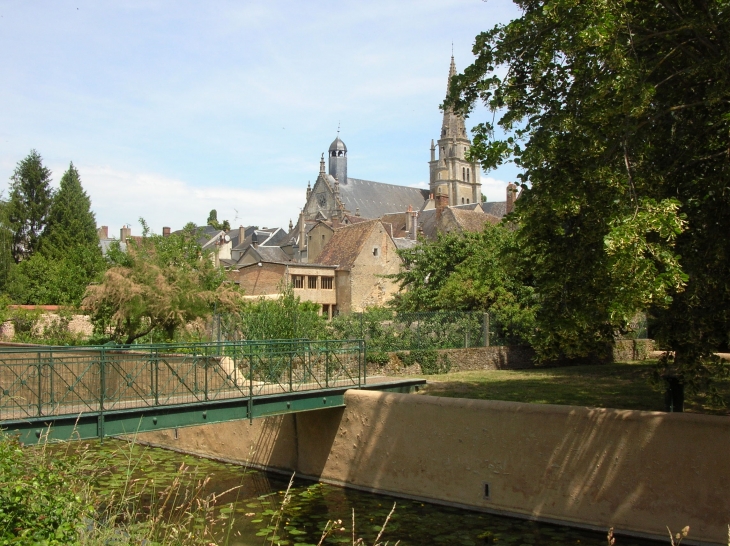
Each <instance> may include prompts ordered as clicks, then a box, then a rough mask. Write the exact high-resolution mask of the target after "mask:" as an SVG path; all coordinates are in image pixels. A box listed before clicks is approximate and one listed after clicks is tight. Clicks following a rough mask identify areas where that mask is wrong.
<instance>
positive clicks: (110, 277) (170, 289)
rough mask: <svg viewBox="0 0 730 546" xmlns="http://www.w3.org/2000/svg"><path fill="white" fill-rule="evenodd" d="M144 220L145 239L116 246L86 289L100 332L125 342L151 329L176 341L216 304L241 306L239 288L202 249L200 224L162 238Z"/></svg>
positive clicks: (226, 307) (225, 307)
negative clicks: (97, 281) (107, 265)
mask: <svg viewBox="0 0 730 546" xmlns="http://www.w3.org/2000/svg"><path fill="white" fill-rule="evenodd" d="M140 222H142V224H143V226H144V231H143V236H142V238H141V239H140V240H139V241H135V240H133V239H130V240H128V241H127V251H126V252H123V251H122V250H121V248H120V247H119V244H117V245H115V246H114V247H113V248H112V249H111V250H110V252H109V255H108V256H109V259H110V260H111V262H112V264H111V267H110V268H109V269H108V270H107V271H106V273H105V274H104V277H103V281H102V282H101V283H100V284H98V285H92V286H90V287H89V288H88V290H87V291H86V296H85V298H84V300H83V305H84V307H85V308H87V309H88V310H89V311H90V312H91V314H92V320H93V321H94V325H95V328H96V329H97V334H99V335H102V336H104V335H106V336H109V337H110V338H111V339H113V340H114V341H116V342H118V343H125V344H129V343H132V342H133V341H135V340H136V339H139V338H140V337H143V336H145V335H147V334H149V333H151V332H156V333H158V334H160V335H162V336H163V337H164V338H165V339H167V340H172V339H174V336H175V332H176V330H177V329H178V328H180V327H183V326H185V325H186V324H188V323H190V322H192V321H194V320H196V319H198V318H204V317H208V316H210V315H211V314H212V313H213V311H214V309H216V308H217V309H220V310H230V311H233V310H235V309H236V308H237V307H238V305H239V301H240V292H239V291H238V290H237V289H236V288H235V286H233V285H231V284H228V283H224V280H225V277H224V275H223V272H222V271H221V270H220V269H219V268H217V267H215V266H214V265H213V262H212V260H211V259H210V256H208V255H207V254H205V253H203V252H202V250H201V248H200V245H199V244H198V243H197V230H196V228H195V226H193V225H188V226H186V228H185V229H183V230H182V232H180V233H174V234H172V235H170V236H168V237H163V236H161V235H154V234H150V232H149V229H148V228H147V226H146V224H145V223H144V220H142V219H140Z"/></svg>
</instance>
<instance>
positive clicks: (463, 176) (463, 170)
mask: <svg viewBox="0 0 730 546" xmlns="http://www.w3.org/2000/svg"><path fill="white" fill-rule="evenodd" d="M461 179H462V180H466V169H465V168H464V167H462V168H461Z"/></svg>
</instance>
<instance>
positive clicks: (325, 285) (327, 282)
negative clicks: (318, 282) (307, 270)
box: [322, 277, 333, 290]
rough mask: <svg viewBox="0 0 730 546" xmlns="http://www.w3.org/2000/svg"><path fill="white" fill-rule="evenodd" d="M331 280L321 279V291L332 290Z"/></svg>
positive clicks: (329, 278)
mask: <svg viewBox="0 0 730 546" xmlns="http://www.w3.org/2000/svg"><path fill="white" fill-rule="evenodd" d="M332 278H333V277H322V290H332Z"/></svg>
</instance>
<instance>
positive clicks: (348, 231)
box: [317, 220, 380, 270]
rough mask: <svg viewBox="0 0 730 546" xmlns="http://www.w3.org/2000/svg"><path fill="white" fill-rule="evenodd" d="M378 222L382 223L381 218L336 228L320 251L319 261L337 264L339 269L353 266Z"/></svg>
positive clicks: (325, 263) (326, 263)
mask: <svg viewBox="0 0 730 546" xmlns="http://www.w3.org/2000/svg"><path fill="white" fill-rule="evenodd" d="M378 224H380V221H379V220H370V221H368V222H360V223H358V224H352V225H350V226H344V227H341V228H339V229H336V230H335V232H334V233H333V234H332V238H331V239H330V240H329V241H328V242H327V244H326V245H325V246H324V248H323V249H322V252H320V254H319V257H318V258H317V262H318V263H321V264H324V265H336V266H338V268H339V269H345V270H348V269H350V268H352V266H353V264H354V263H355V260H356V259H357V257H358V255H359V254H360V249H361V248H362V245H363V244H364V242H365V240H366V239H367V238H368V236H369V235H370V232H371V231H372V230H373V229H375V227H376V226H377V225H378Z"/></svg>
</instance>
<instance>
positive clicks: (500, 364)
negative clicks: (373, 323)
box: [368, 347, 535, 376]
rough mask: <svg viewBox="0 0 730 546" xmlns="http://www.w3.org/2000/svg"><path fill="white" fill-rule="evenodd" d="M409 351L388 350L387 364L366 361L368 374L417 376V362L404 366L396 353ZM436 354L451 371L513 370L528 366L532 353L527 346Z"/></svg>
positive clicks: (448, 351)
mask: <svg viewBox="0 0 730 546" xmlns="http://www.w3.org/2000/svg"><path fill="white" fill-rule="evenodd" d="M399 353H401V354H409V353H410V351H398V352H392V353H388V356H389V360H388V363H387V364H385V365H383V366H380V365H378V364H373V363H370V364H368V374H369V375H393V376H399V375H420V374H421V373H422V372H421V368H420V366H419V365H418V364H412V365H410V366H406V365H404V364H403V362H402V361H401V359H400V358H399V357H398V354H399ZM437 353H438V354H439V356H441V355H446V357H447V358H448V360H449V363H450V364H451V370H450V371H452V372H464V371H472V370H517V369H523V368H532V367H533V366H534V363H533V360H534V357H535V352H534V351H533V350H532V349H531V348H530V347H470V348H468V349H440V350H438V351H437Z"/></svg>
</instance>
